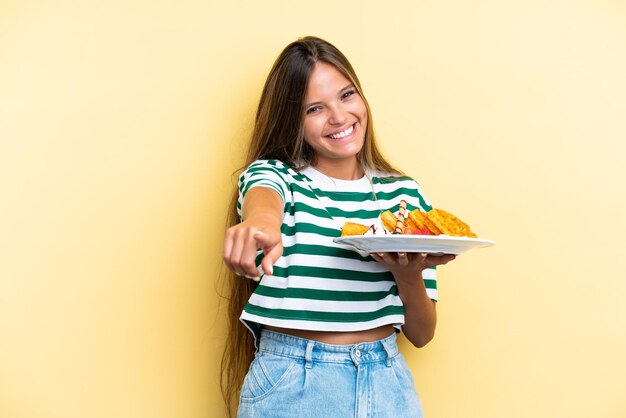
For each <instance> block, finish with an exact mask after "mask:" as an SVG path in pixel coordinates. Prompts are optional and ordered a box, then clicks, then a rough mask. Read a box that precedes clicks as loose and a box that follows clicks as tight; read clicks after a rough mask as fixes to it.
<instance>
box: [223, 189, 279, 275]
mask: <svg viewBox="0 0 626 418" xmlns="http://www.w3.org/2000/svg"><path fill="white" fill-rule="evenodd" d="M282 207H283V203H282V199H281V198H280V196H279V195H278V193H276V192H274V191H273V190H271V189H267V188H263V187H258V188H253V189H250V190H249V191H248V193H247V195H246V198H245V200H244V204H243V208H242V213H243V218H244V221H243V222H241V223H239V224H237V225H235V226H232V227H230V228H228V229H227V230H226V234H225V236H224V252H223V258H224V262H225V263H226V266H227V267H228V268H229V269H230V270H232V271H233V272H234V273H236V274H238V275H240V276H244V277H247V278H249V279H253V280H255V281H258V280H259V270H258V269H257V267H256V252H257V250H258V249H261V250H263V253H265V257H263V261H262V262H261V269H262V270H263V273H265V274H269V275H271V274H273V268H272V266H273V265H274V263H275V262H276V260H278V258H279V257H280V256H281V255H282V254H283V242H282V236H281V232H280V227H281V224H282V216H283V211H282Z"/></svg>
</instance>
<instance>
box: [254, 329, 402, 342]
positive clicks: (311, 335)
mask: <svg viewBox="0 0 626 418" xmlns="http://www.w3.org/2000/svg"><path fill="white" fill-rule="evenodd" d="M263 328H265V329H267V330H270V331H275V332H281V333H283V334H289V335H293V336H294V337H299V338H306V339H307V340H314V341H319V342H321V343H325V344H336V345H346V344H357V343H365V342H372V341H377V340H381V339H383V338H387V337H388V336H390V335H391V334H393V333H394V332H395V328H394V327H393V326H391V325H383V326H381V327H378V328H372V329H368V330H364V331H347V332H346V331H342V332H336V331H310V330H303V329H290V328H278V327H271V326H269V325H264V326H263Z"/></svg>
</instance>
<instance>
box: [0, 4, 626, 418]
mask: <svg viewBox="0 0 626 418" xmlns="http://www.w3.org/2000/svg"><path fill="white" fill-rule="evenodd" d="M308 34H314V35H318V36H321V37H323V38H326V39H328V40H330V41H331V42H333V43H334V44H336V46H338V47H339V48H340V49H341V50H342V51H344V52H345V53H346V55H347V56H348V58H349V59H350V60H351V61H352V63H353V65H354V66H355V68H356V70H357V73H358V74H359V76H360V78H361V82H362V83H363V86H364V89H365V93H366V95H367V97H368V99H369V101H370V103H371V106H372V109H373V114H374V119H375V121H376V129H377V132H378V134H379V137H380V139H381V142H382V146H383V147H384V149H385V151H386V154H387V155H388V156H389V158H390V159H391V160H392V161H394V162H395V163H396V164H397V165H398V166H400V167H402V168H403V169H404V170H405V171H406V172H407V173H409V174H411V175H412V176H414V177H416V178H417V179H418V181H419V182H420V183H421V184H422V186H423V187H424V189H425V191H426V193H427V195H428V196H429V197H430V199H431V200H432V201H433V203H434V204H435V205H436V206H438V207H441V208H445V209H448V210H450V211H452V212H454V213H456V214H457V215H459V216H460V217H461V218H462V219H464V220H466V221H468V222H469V223H470V224H471V225H472V227H473V229H475V230H476V231H477V232H478V234H479V235H480V236H482V237H485V238H491V239H494V240H496V241H497V245H496V246H495V247H492V248H489V249H481V250H476V251H473V252H470V253H468V254H466V255H463V256H461V257H459V259H458V260H456V261H455V262H454V263H452V264H450V265H448V266H446V267H445V268H442V269H441V272H440V281H439V286H440V302H439V304H438V311H439V326H438V331H437V336H436V337H435V340H434V341H433V342H432V343H431V344H430V345H428V346H427V347H426V348H425V349H423V350H415V349H412V348H410V347H409V345H408V344H407V343H406V341H402V349H403V350H404V352H405V354H406V356H407V358H408V361H409V364H410V366H411V368H412V370H413V372H414V374H415V379H416V385H417V388H418V390H419V392H420V394H421V397H422V400H423V403H424V407H425V409H426V412H427V417H429V418H457V417H458V418H461V417H480V418H500V417H509V418H516V417H519V418H527V417H569V418H588V417H594V418H596V417H607V418H608V417H611V418H618V417H624V416H626V400H625V399H626V398H624V393H626V362H625V361H624V354H625V353H626V303H625V302H626V296H625V295H626V279H625V277H624V276H625V275H624V272H625V271H626V262H625V260H626V256H625V254H624V252H625V250H626V245H625V242H626V241H625V239H626V227H625V224H626V222H625V221H624V219H625V216H624V213H625V212H626V187H624V184H623V181H624V179H625V178H626V176H625V174H626V173H625V171H626V170H625V169H624V167H623V166H624V162H623V161H622V160H623V159H624V157H623V156H624V154H625V153H626V145H625V143H626V123H625V122H624V120H625V116H626V76H625V75H626V4H625V3H624V2H622V1H618V0H616V1H608V0H604V1H602V0H600V1H591V0H586V1H585V0H552V1H544V0H530V1H529V0H511V1H499V0H486V1H460V0H459V1H454V0H439V1H397V2H386V3H385V2H380V1H371V2H363V1H362V0H361V1H344V2H339V1H335V0H320V1H317V2H302V3H299V2H291V1H286V0H283V1H278V0H274V1H264V2H257V1H242V0H238V1H232V2H223V1H199V0H181V1H145V0H124V1H121V0H113V1H107V2H101V1H93V0H92V1H82V2H80V1H69V0H67V1H60V0H59V1H37V0H19V1H17V0H15V1H12V0H4V1H2V2H1V3H0V211H1V215H0V416H2V417H3V418H5V417H6V418H39V417H41V418H44V417H45V418H61V417H62V418H79V417H80V418H84V417H90V418H100V417H103V418H104V417H107V418H110V417H116V418H131V417H132V418H136V417H150V418H166V417H167V418H170V417H172V418H173V417H176V418H180V417H184V418H200V417H219V416H221V415H222V413H223V409H222V407H221V404H220V397H219V392H218V390H217V384H216V383H217V382H216V376H217V370H218V365H219V357H220V355H221V341H222V338H223V336H224V335H225V332H226V330H225V327H224V325H223V314H222V313H221V311H219V310H218V307H219V303H220V302H219V298H218V296H217V294H216V276H217V274H218V272H219V269H220V263H221V259H220V254H221V240H222V233H223V226H222V225H223V222H224V213H225V210H226V207H227V205H228V201H229V197H230V193H231V190H232V183H231V176H230V174H231V173H232V171H233V170H235V169H236V168H237V167H238V166H239V165H240V164H241V163H242V158H243V157H242V153H243V151H244V150H245V146H246V139H247V136H248V134H249V132H250V127H251V123H252V119H253V113H254V110H255V106H256V103H257V100H258V98H259V94H260V89H261V86H262V83H263V81H264V78H265V76H266V75H267V72H268V70H269V67H270V65H271V64H272V62H273V60H274V59H275V57H276V56H277V54H278V53H279V51H280V50H281V49H282V48H283V47H284V46H285V45H286V44H287V43H288V42H291V41H292V40H294V39H295V38H297V37H298V36H301V35H308Z"/></svg>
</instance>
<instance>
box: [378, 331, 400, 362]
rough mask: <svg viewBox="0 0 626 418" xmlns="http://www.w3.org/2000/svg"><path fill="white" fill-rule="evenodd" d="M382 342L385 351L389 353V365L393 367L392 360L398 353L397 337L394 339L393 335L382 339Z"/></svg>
mask: <svg viewBox="0 0 626 418" xmlns="http://www.w3.org/2000/svg"><path fill="white" fill-rule="evenodd" d="M392 337H395V335H392ZM381 343H382V344H383V348H384V349H385V353H387V360H386V364H387V367H391V360H392V359H393V358H394V357H395V356H396V355H397V354H398V346H397V345H396V344H395V338H394V339H393V340H392V338H391V337H389V338H385V339H384V340H381Z"/></svg>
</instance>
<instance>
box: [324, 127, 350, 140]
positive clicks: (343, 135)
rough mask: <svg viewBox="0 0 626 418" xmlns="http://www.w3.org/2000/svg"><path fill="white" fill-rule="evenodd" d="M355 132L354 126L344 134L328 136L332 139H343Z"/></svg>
mask: <svg viewBox="0 0 626 418" xmlns="http://www.w3.org/2000/svg"><path fill="white" fill-rule="evenodd" d="M353 130H354V125H352V126H350V127H349V128H348V129H346V130H345V131H343V132H339V133H338V134H334V135H328V136H330V137H331V138H332V139H341V138H345V137H346V136H348V135H350V134H351V133H352V131H353Z"/></svg>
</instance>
